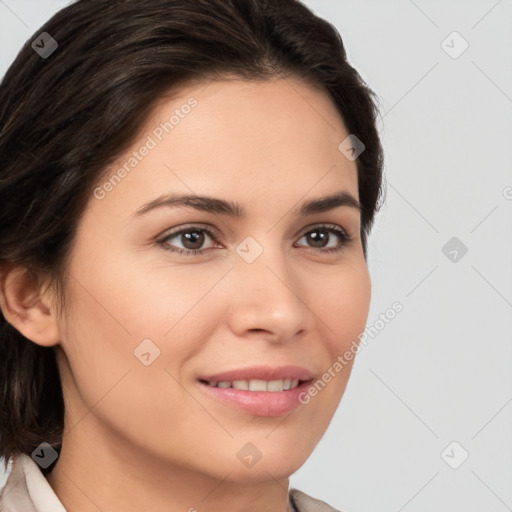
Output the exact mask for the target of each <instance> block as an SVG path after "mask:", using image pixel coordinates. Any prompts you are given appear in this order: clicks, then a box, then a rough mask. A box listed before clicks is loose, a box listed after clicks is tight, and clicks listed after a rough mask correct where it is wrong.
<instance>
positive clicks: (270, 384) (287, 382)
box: [208, 379, 299, 391]
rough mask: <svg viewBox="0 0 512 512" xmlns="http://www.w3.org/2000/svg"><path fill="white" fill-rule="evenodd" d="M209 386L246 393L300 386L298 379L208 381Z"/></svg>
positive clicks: (284, 389)
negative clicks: (240, 390)
mask: <svg viewBox="0 0 512 512" xmlns="http://www.w3.org/2000/svg"><path fill="white" fill-rule="evenodd" d="M208 385H209V386H213V387H218V388H234V389H242V390H245V391H286V390H288V389H294V388H296V387H297V386H298V385H299V380H298V379H276V380H270V381H267V380H261V379H250V380H234V381H227V380H225V381H220V382H216V381H213V380H212V381H208Z"/></svg>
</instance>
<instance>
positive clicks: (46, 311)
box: [0, 263, 60, 347]
mask: <svg viewBox="0 0 512 512" xmlns="http://www.w3.org/2000/svg"><path fill="white" fill-rule="evenodd" d="M0 308H1V309H2V313H3V315H4V317H5V319H6V320H7V322H9V323H10V324H11V325H12V326H13V327H14V328H15V329H16V330H18V331H19V332H20V333H21V334H23V336H25V338H28V339H29V340H31V341H33V342H34V343H36V344H38V345H41V346H44V347H50V346H52V345H57V344H58V343H59V341H60V332H59V328H58V323H57V318H56V316H55V311H54V309H53V307H52V305H51V303H50V300H49V299H48V297H47V296H44V295H43V294H42V290H41V288H40V285H38V284H37V282H36V281H35V279H34V278H33V277H32V275H31V274H30V273H29V272H28V270H27V269H26V268H25V267H23V266H19V265H14V264H11V263H8V264H7V265H3V266H2V269H1V271H0Z"/></svg>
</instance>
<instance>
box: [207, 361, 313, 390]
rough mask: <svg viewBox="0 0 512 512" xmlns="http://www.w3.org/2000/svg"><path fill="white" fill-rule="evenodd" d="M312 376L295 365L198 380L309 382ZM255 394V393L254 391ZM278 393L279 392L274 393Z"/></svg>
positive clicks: (210, 376) (253, 369)
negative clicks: (286, 380) (295, 380)
mask: <svg viewBox="0 0 512 512" xmlns="http://www.w3.org/2000/svg"><path fill="white" fill-rule="evenodd" d="M313 377H314V374H313V373H312V372H310V371H309V370H308V369H307V368H303V367H301V366H295V365H286V366H251V367H247V368H237V369H235V370H228V371H224V372H220V373H215V374H213V373H212V374H208V375H200V376H199V377H198V379H200V380H209V381H216V382H222V381H226V380H229V381H234V380H251V379H261V380H278V379H297V380H311V379H312V378H313ZM254 393H256V391H254ZM276 393H279V392H276Z"/></svg>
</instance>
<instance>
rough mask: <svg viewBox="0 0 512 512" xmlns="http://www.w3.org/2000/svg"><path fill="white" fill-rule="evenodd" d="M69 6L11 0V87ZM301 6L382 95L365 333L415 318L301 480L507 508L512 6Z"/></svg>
mask: <svg viewBox="0 0 512 512" xmlns="http://www.w3.org/2000/svg"><path fill="white" fill-rule="evenodd" d="M67 3H68V2H67V1H63V0H44V1H43V0H31V1H29V0H4V1H2V0H0V20H1V21H0V52H1V53H0V76H1V75H2V74H3V73H4V72H5V70H6V69H7V66H8V65H9V64H10V62H11V61H12V60H13V59H14V57H15V55H16V53H17V52H18V50H19V48H20V47H21V45H22V44H23V43H24V42H25V40H26V39H28V38H30V37H31V36H32V34H33V33H34V32H36V31H37V29H38V28H39V27H40V26H41V25H42V23H43V22H44V21H46V20H47V19H48V18H49V17H50V15H52V14H53V13H54V12H55V11H56V10H58V9H59V8H61V7H63V6H65V5H66V4H67ZM305 3H306V4H307V5H309V6H310V7H312V8H313V9H314V10H315V11H316V12H317V13H318V14H320V15H321V16H323V17H325V18H327V19H328V20H329V21H331V22H332V23H333V24H334V25H335V26H336V27H337V28H338V30H339V31H340V33H341V35H342V38H343V41H344V43H345V45H346V48H347V52H348V55H349V59H350V60H351V62H352V63H353V65H354V66H355V67H356V69H358V70H359V72H360V73H361V75H362V76H363V78H364V79H365V80H366V82H367V83H368V84H369V85H370V87H371V88H372V89H374V90H375V91H376V93H377V94H378V96H379V98H380V100H381V117H380V119H379V128H380V132H381V135H382V138H383V143H384V146H385V152H386V167H385V173H386V182H387V198H386V204H385V206H384V207H383V208H382V210H381V212H380V213H379V216H378V220H377V223H376V225H375V228H374V231H373V234H372V236H371V238H370V244H369V267H370V273H371V276H372V283H373V295H372V303H371V309H370V314H369V318H368V325H369V326H370V325H375V326H379V325H378V324H377V323H376V321H377V320H378V318H379V315H380V314H382V313H384V312H385V311H386V310H387V309H388V308H390V307H391V305H392V303H393V302H395V301H400V303H401V304H403V311H402V312H401V313H399V314H398V315H396V317H395V318H394V319H393V320H392V321H390V322H389V323H387V324H386V325H385V327H384V328H380V329H378V331H379V332H378V334H377V335H376V336H374V337H373V338H369V342H368V344H367V346H366V347H364V349H363V350H362V351H361V352H360V353H359V355H358V357H357V359H356V364H355V366H354V370H353V374H352V377H351V380H350V381H349V385H348V388H347V391H346V393H345V395H344V398H343V400H342V402H341V405H340V407H339V408H338V410H337V413H336V415H335V417H334V419H333V421H332V423H331V425H330V427H329V429H328V431H327V433H326V435H325V436H324V438H323V439H322V440H321V441H320V443H319V445H318V447H317V449H316V450H315V452H314V454H313V455H312V456H311V457H310V458H309V459H308V461H307V462H306V463H305V464H304V466H303V467H302V468H301V469H300V470H299V471H298V472H297V473H296V474H295V475H293V476H292V478H291V484H292V485H293V486H295V487H298V488H299V489H301V490H303V491H305V492H307V493H309V494H311V495H312V496H315V497H318V498H320V499H322V500H325V501H326V502H328V503H330V504H331V505H332V506H334V507H336V508H339V509H343V510H346V511H347V512H370V511H372V512H373V511H377V510H378V511H379V512H386V511H396V512H399V511H402V510H403V511H406V512H407V511H417V512H421V511H429V512H430V511H432V510H437V511H440V512H444V511H446V512H448V511H453V510H465V511H467V512H473V511H475V512H476V511H484V510H485V511H486V512H491V511H496V512H501V511H506V510H509V511H510V510H512V485H511V483H512V371H511V368H512V343H511V341H512V334H511V333H512V286H511V285H512V242H511V234H512V153H511V137H512V57H511V50H512V0H500V1H496V0H479V1H453V0H450V1H426V0H422V1H420V0H416V1H412V0H397V1H393V2H392V1H390V0H388V1H382V0H381V1H371V0H364V1H348V0H342V1H339V0H338V1H337V0H307V1H306V2H305ZM454 31H456V32H458V34H459V35H457V34H455V35H454V34H452V33H453V32H454ZM443 41H444V42H443ZM464 41H466V42H467V44H468V45H469V46H468V48H467V49H466V50H465V51H464V52H462V50H463V49H464V47H465V44H466V43H465V42H464ZM461 52H462V53H461ZM453 237H456V240H454V241H452V242H451V244H453V245H448V247H447V248H445V249H444V251H443V248H444V247H445V244H447V243H448V241H449V240H451V239H452V238H453ZM462 244H464V246H465V247H467V253H465V254H463V250H462V249H463V245H462ZM454 251H455V252H454ZM453 442H455V444H452V443H453ZM447 447H448V448H447ZM443 454H444V455H443ZM466 454H467V455H468V458H467V460H465V461H464V457H465V456H466ZM2 484H3V481H2V479H0V485H2Z"/></svg>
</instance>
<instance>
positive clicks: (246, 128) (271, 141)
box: [100, 78, 358, 210]
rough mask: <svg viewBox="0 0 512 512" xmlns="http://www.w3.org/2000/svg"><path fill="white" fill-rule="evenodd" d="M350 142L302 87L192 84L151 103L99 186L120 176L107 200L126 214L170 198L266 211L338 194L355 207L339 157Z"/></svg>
mask: <svg viewBox="0 0 512 512" xmlns="http://www.w3.org/2000/svg"><path fill="white" fill-rule="evenodd" d="M348 135H349V134H348V132H347V130H346V127H345V125H344V122H343V119H342V118H341V116H340V114H339V112H338V111H337V109H336V108H335V106H334V104H333V103H332V101H331V99H330V98H329V96H328V94H327V93H326V92H324V91H322V90H320V89H317V88H313V87H312V86H310V85H308V84H306V83H305V82H303V81H300V80H297V79H291V78H287V79H282V78H281V79H272V80H266V81H256V82H254V81H247V80H240V79H232V80H218V81H211V82H203V83H196V84H193V85H190V86H188V87H185V88H183V89H181V90H180V91H178V92H174V93H173V94H172V96H171V95H168V96H166V97H162V98H160V99H159V100H158V101H157V102H156V103H155V105H154V107H153V109H152V111H151V114H150V115H149V117H148V119H147V120H146V122H145V123H144V126H143V127H142V128H141V130H140V134H139V136H138V137H137V139H136V141H135V142H134V144H133V145H132V147H131V148H130V149H129V150H128V151H127V152H125V153H124V154H123V155H121V156H120V158H118V159H117V160H116V162H114V164H113V165H112V166H110V168H109V169H108V173H107V174H106V175H105V177H104V178H103V182H102V183H105V182H108V181H109V178H116V174H117V175H119V174H121V175H122V179H121V180H119V179H114V180H112V179H110V181H111V182H112V183H113V186H112V187H109V188H110V191H109V193H108V195H107V198H106V199H108V200H109V201H108V202H109V203H110V204H112V205H114V204H115V205H116V207H118V208H122V206H123V204H124V205H125V206H126V207H127V208H132V210H133V209H134V208H136V207H137V206H139V203H140V202H141V200H142V201H143V200H147V201H149V200H151V199H154V198H155V197H154V196H155V193H157V192H158V193H163V192H169V191H176V192H179V193H187V194H194V193H196V194H204V193H208V194H209V195H212V196H218V197H226V198H233V197H236V198H237V199H238V200H239V202H243V197H246V198H247V199H250V198H254V197H256V196H257V197H259V198H266V199H267V200H268V201H269V202H270V203H271V202H272V201H273V198H274V199H275V200H277V201H279V200H282V199H285V198H286V197H287V196H289V197H290V198H293V197H294V198H295V199H296V200H299V199H300V198H301V197H303V196H304V195H305V194H307V193H308V192H309V191H311V193H312V194H313V195H316V196H318V195H322V194H324V193H325V194H326V193H328V192H330V193H332V191H333V190H341V189H345V190H349V191H351V193H352V194H353V195H354V196H355V197H356V199H357V198H358V194H357V167H356V163H355V161H351V160H349V159H347V158H346V156H345V155H344V154H343V153H342V152H341V151H340V150H339V149H338V147H339V145H340V143H341V142H342V141H343V140H344V139H345V138H346V137H347V136H348ZM142 153H143V155H142ZM123 168H124V172H121V173H120V172H119V171H120V169H123ZM102 183H100V186H101V185H102ZM121 191H122V193H121ZM122 203H123V204H122ZM104 206H105V205H104Z"/></svg>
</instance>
